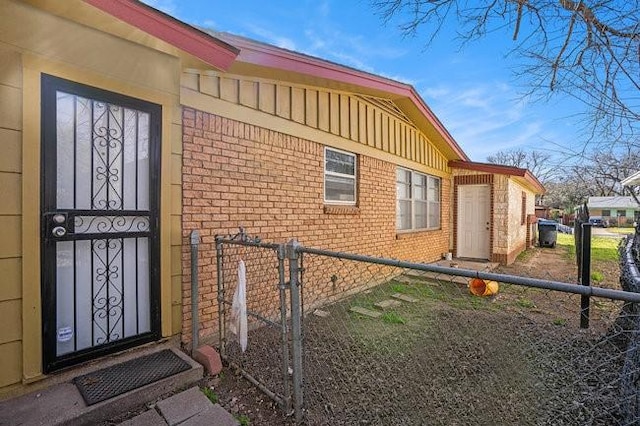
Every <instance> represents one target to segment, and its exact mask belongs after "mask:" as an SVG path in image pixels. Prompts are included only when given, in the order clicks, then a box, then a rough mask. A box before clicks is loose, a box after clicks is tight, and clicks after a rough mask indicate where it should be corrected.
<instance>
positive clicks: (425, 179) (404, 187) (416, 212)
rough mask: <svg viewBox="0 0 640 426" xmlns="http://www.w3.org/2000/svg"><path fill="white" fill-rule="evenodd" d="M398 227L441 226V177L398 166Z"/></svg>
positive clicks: (432, 227)
mask: <svg viewBox="0 0 640 426" xmlns="http://www.w3.org/2000/svg"><path fill="white" fill-rule="evenodd" d="M396 198H397V205H396V228H397V229H399V230H410V229H437V228H440V178H437V177H434V176H429V175H425V174H422V173H418V172H414V171H412V170H407V169H403V168H400V167H398V169H397V172H396Z"/></svg>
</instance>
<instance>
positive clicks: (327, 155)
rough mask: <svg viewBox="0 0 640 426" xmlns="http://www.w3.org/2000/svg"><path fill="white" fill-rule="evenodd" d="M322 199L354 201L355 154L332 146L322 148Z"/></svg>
mask: <svg viewBox="0 0 640 426" xmlns="http://www.w3.org/2000/svg"><path fill="white" fill-rule="evenodd" d="M324 201H325V202H326V203H333V204H355V203H356V156H355V154H351V153H348V152H344V151H338V150H336V149H332V148H325V149H324Z"/></svg>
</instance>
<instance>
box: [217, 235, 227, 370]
mask: <svg viewBox="0 0 640 426" xmlns="http://www.w3.org/2000/svg"><path fill="white" fill-rule="evenodd" d="M223 263H224V251H223V248H222V237H219V236H217V235H216V274H217V278H218V346H219V347H218V349H219V350H220V355H221V356H222V357H223V358H224V357H225V355H226V348H225V346H226V344H225V343H226V329H225V327H226V315H225V312H226V310H225V306H224V275H223V267H224V265H223Z"/></svg>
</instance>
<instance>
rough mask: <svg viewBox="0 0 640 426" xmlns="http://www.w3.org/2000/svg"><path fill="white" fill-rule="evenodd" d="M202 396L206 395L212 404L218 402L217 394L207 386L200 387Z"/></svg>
mask: <svg viewBox="0 0 640 426" xmlns="http://www.w3.org/2000/svg"><path fill="white" fill-rule="evenodd" d="M200 390H201V391H202V393H203V394H204V396H206V397H207V398H208V399H209V401H211V403H212V404H217V403H218V395H217V394H216V393H215V392H214V391H213V390H212V389H211V388H209V387H204V388H200Z"/></svg>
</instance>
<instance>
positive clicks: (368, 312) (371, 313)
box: [349, 306, 382, 318]
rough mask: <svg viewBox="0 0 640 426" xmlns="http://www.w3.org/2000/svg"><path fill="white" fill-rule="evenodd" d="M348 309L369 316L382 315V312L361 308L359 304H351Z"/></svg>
mask: <svg viewBox="0 0 640 426" xmlns="http://www.w3.org/2000/svg"><path fill="white" fill-rule="evenodd" d="M349 310H350V311H351V312H355V313H356V314H360V315H364V316H366V317H371V318H378V317H380V316H382V312H377V311H372V310H371V309H367V308H363V307H360V306H353V307H351V309H349Z"/></svg>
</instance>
